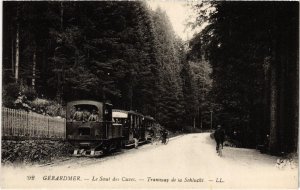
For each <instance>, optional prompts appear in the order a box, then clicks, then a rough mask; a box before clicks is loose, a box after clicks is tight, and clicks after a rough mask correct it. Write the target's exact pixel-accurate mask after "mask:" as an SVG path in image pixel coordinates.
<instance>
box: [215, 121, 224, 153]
mask: <svg viewBox="0 0 300 190" xmlns="http://www.w3.org/2000/svg"><path fill="white" fill-rule="evenodd" d="M214 137H215V141H216V144H217V145H216V150H217V152H218V150H219V147H220V145H222V149H223V143H224V139H225V132H224V130H223V129H222V127H221V125H218V126H217V130H216V131H215V133H214Z"/></svg>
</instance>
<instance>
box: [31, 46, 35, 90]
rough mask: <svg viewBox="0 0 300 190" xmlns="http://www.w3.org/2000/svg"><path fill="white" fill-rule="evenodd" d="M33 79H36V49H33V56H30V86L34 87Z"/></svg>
mask: <svg viewBox="0 0 300 190" xmlns="http://www.w3.org/2000/svg"><path fill="white" fill-rule="evenodd" d="M35 79H36V49H34V50H33V58H32V81H31V85H32V88H33V89H35Z"/></svg>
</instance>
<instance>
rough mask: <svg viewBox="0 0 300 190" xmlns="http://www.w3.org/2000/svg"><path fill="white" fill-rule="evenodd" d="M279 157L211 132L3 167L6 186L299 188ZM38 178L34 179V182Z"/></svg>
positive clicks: (293, 173)
mask: <svg viewBox="0 0 300 190" xmlns="http://www.w3.org/2000/svg"><path fill="white" fill-rule="evenodd" d="M276 160H277V157H272V156H268V155H264V154H260V153H259V152H257V151H255V150H250V149H237V148H230V147H224V149H223V157H219V156H218V155H217V154H216V152H215V144H214V141H213V140H212V139H210V137H209V133H201V134H188V135H183V136H178V137H175V138H173V139H171V140H170V141H169V143H168V144H167V145H162V144H160V143H158V144H155V143H154V144H153V145H151V144H147V145H144V146H142V147H139V148H138V149H131V150H127V151H125V152H123V153H116V154H115V155H112V156H107V157H105V158H100V159H99V158H98V159H97V158H93V159H91V158H71V159H68V160H65V161H60V162H57V163H52V164H50V165H44V166H31V167H22V168H20V167H17V168H13V167H7V166H5V167H2V171H1V174H2V176H1V184H2V185H1V186H2V187H22V188H30V187H40V188H42V187H44V188H50V187H56V188H58V187H60V188H65V187H76V188H87V187H89V188H106V189H107V188H116V187H120V188H137V187H139V188H144V189H150V188H166V187H168V188H207V189H211V188H213V189H214V188H238V189H240V188H244V187H249V188H275V187H276V188H296V187H297V180H298V173H297V172H298V169H297V165H287V166H285V167H283V168H281V169H279V168H278V167H276V166H275V165H276ZM33 178H34V179H33Z"/></svg>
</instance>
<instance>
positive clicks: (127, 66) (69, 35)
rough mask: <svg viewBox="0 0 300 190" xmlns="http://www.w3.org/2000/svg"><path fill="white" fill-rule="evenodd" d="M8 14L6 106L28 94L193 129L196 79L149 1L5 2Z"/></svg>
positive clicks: (5, 31)
mask: <svg viewBox="0 0 300 190" xmlns="http://www.w3.org/2000/svg"><path fill="white" fill-rule="evenodd" d="M3 11H4V21H3V24H4V26H5V27H4V29H3V36H4V38H3V39H4V41H3V47H4V48H3V50H4V51H3V65H4V70H3V71H4V73H3V84H4V89H7V90H6V91H4V92H7V93H6V94H4V105H5V106H10V107H11V106H13V103H12V102H13V101H14V99H15V98H16V97H17V96H18V95H17V94H16V93H18V91H20V90H21V91H22V89H24V88H28V87H29V88H30V89H32V91H34V93H35V96H38V97H39V98H48V99H50V100H54V99H55V100H56V101H57V102H59V103H63V104H64V103H65V102H67V101H70V100H75V99H95V100H99V101H110V102H111V103H112V104H113V105H114V108H119V109H125V110H136V111H138V112H142V113H143V114H145V115H147V114H148V115H152V116H154V117H155V118H156V119H157V120H158V121H159V122H160V123H161V124H162V125H164V126H166V127H168V128H172V129H174V130H176V129H181V127H182V126H185V125H190V126H191V125H193V120H195V117H196V115H195V113H194V112H195V110H196V107H199V106H198V105H199V103H197V102H198V100H197V98H198V97H197V96H196V95H195V94H196V90H194V89H196V86H195V85H196V84H193V80H192V79H193V78H196V75H197V74H195V76H194V75H193V73H192V72H191V69H190V67H189V64H190V63H188V62H187V60H186V48H185V45H184V44H183V42H182V41H181V40H180V39H179V38H178V37H176V35H175V34H174V31H173V29H172V26H171V24H170V22H169V19H168V17H167V15H166V13H165V12H163V11H162V10H160V9H157V10H156V11H152V10H150V8H148V7H147V5H146V4H145V3H143V2H72V1H71V2H5V3H4V9H3ZM18 60H19V61H18ZM17 63H18V65H19V67H18V66H17ZM195 67H199V66H195ZM17 71H18V73H16V72H17ZM198 82H199V81H198ZM11 86H15V89H16V90H15V91H16V92H14V91H11ZM22 93H25V92H23V91H22ZM27 94H28V93H27ZM27 94H26V95H27ZM198 94H199V92H198ZM32 105H35V104H34V103H33V104H32ZM207 122H209V121H207Z"/></svg>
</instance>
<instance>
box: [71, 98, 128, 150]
mask: <svg viewBox="0 0 300 190" xmlns="http://www.w3.org/2000/svg"><path fill="white" fill-rule="evenodd" d="M91 118H93V119H91ZM122 132H123V131H122V125H113V122H112V105H111V104H107V103H102V102H97V101H90V100H80V101H72V102H69V103H68V104H67V125H66V135H67V137H66V138H67V140H68V141H69V142H70V143H71V144H72V145H73V146H74V147H75V150H74V155H90V156H98V155H102V154H103V153H105V152H110V151H112V150H114V149H118V148H120V147H121V146H122V139H123V134H122Z"/></svg>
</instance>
